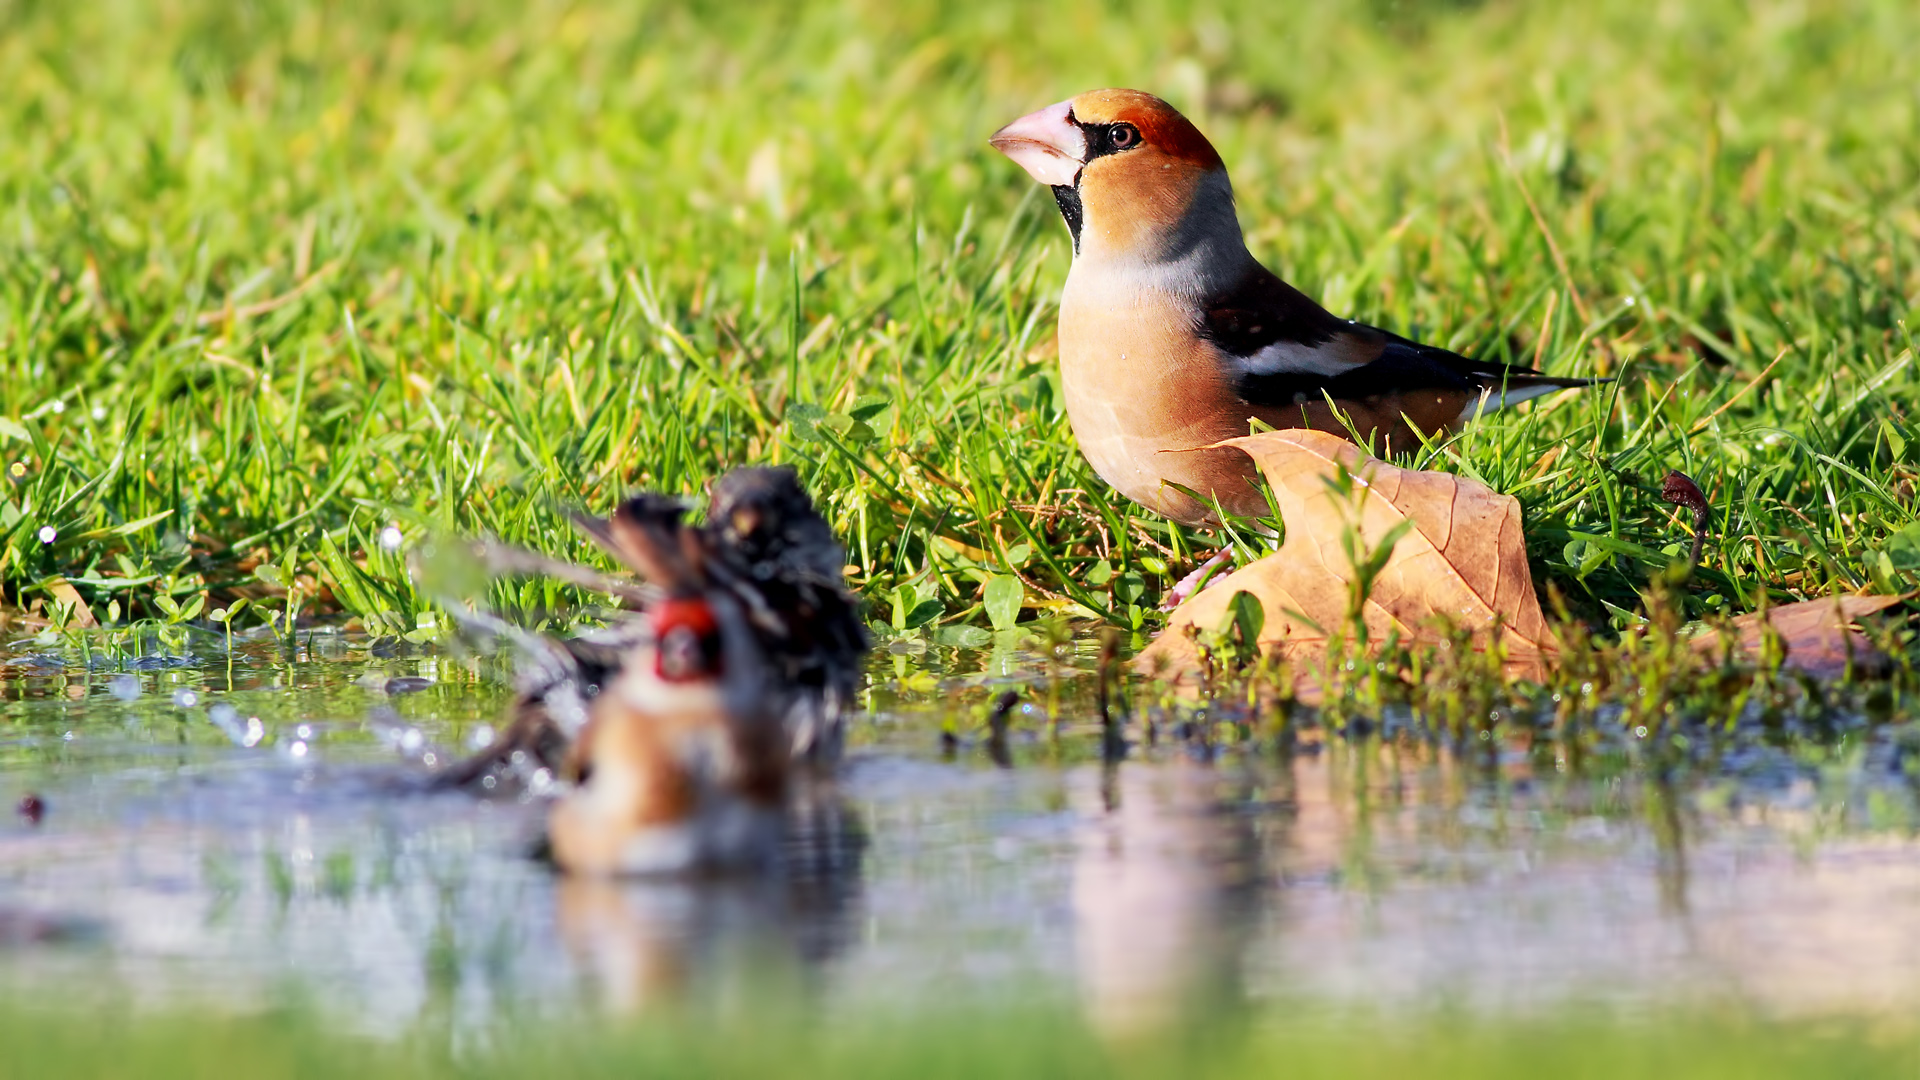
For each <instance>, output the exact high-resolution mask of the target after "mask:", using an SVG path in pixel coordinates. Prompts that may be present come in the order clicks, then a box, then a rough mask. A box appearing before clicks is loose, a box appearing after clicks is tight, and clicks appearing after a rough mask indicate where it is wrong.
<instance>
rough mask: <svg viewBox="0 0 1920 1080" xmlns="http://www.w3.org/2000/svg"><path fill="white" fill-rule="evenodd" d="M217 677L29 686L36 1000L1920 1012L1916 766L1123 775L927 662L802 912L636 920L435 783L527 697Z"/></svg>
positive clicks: (313, 667) (806, 824) (919, 662)
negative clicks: (996, 731)
mask: <svg viewBox="0 0 1920 1080" xmlns="http://www.w3.org/2000/svg"><path fill="white" fill-rule="evenodd" d="M204 651H205V655H199V654H196V653H194V652H192V651H191V650H182V654H183V655H180V656H177V657H174V658H172V659H169V658H166V657H154V656H149V657H145V658H130V657H125V656H102V655H94V656H92V657H88V656H84V655H77V654H75V653H72V652H71V651H63V650H59V649H54V648H51V647H49V646H47V645H45V644H43V643H39V642H36V641H34V640H31V639H25V640H19V641H14V642H12V643H11V644H9V645H8V646H7V647H6V649H5V651H4V652H0V661H3V662H4V665H5V666H4V669H0V797H3V798H4V799H5V803H6V805H7V806H13V805H14V804H15V803H16V802H17V801H18V800H19V799H21V798H22V797H24V796H26V795H28V794H29V793H31V794H34V795H37V796H38V797H39V798H40V799H41V800H42V801H43V802H44V804H45V807H46V812H45V815H44V817H43V818H42V820H41V821H40V822H39V823H37V824H35V823H33V822H31V821H29V820H28V819H27V818H26V817H25V816H21V815H18V814H13V815H10V816H8V817H7V818H6V819H5V820H4V821H0V984H5V985H9V986H10V987H11V988H13V989H16V990H20V991H24V992H28V993H32V994H34V995H37V996H44V995H48V994H57V995H71V996H74V997H76V998H78V999H84V998H85V997H86V996H87V995H100V994H111V995H116V996H122V997H130V998H132V999H134V1000H136V1001H140V1002H145V1003H152V1004H155V1005H159V1004H178V1003H182V1002H195V1003H208V1004H213V1005H217V1006H219V1007H222V1008H231V1009H236V1010H250V1009H257V1008H261V1007H263V1006H266V1005H270V1004H276V1003H282V1002H288V1001H303V1002H315V1003H318V1004H320V1005H322V1006H324V1008H325V1009H326V1010H327V1011H328V1012H330V1013H332V1014H335V1015H338V1016H340V1017H342V1018H343V1020H344V1021H345V1022H347V1023H350V1024H351V1025H353V1026H355V1027H357V1028H363V1029H370V1030H375V1031H398V1030H402V1029H405V1028H408V1027H411V1026H415V1025H418V1024H420V1023H422V1022H428V1023H447V1024H449V1025H451V1026H452V1027H453V1028H454V1029H455V1030H459V1031H466V1032H474V1033H480V1032H484V1031H485V1030H486V1025H487V1023H488V1021H489V1019H490V1018H492V1017H494V1016H496V1015H498V1014H499V1013H500V1011H501V1010H503V1009H514V1010H535V1011H538V1010H542V1009H568V1010H571V1009H576V1008H590V1009H603V1010H609V1011H616V1012H618V1011H630V1010H637V1009H647V1008H653V1007H660V1006H666V1005H673V1006H675V1007H685V1006H688V1005H692V1006H693V1007H697V1008H713V1009H727V1008H732V1007H737V1002H738V1001H739V1000H740V999H741V997H742V995H743V994H749V995H750V994H758V993H767V994H775V995H790V996H793V997H795V998H798V999H801V1000H804V1001H806V1002H808V1003H809V1007H814V1006H817V1007H820V1008H823V1009H826V1010H835V1009H854V1008H860V1007H863V1006H866V1005H871V1004H873V1003H876V1002H885V1003H890V1004H901V1003H906V1004H923V1005H926V1006H928V1007H939V1006H942V1005H944V1004H949V1003H951V1002H954V1001H957V1000H966V999H977V1000H993V999H994V998H995V997H996V996H997V995H1004V994H1005V993H1007V992H1009V991H1010V990H1012V989H1018V990H1019V992H1021V993H1026V994H1033V995H1038V996H1041V997H1053V998H1057V999H1060V1000H1068V1001H1074V1002H1078V1003H1080V1005H1081V1006H1082V1007H1084V1008H1085V1010H1086V1011H1087V1012H1088V1013H1089V1015H1090V1016H1091V1017H1092V1018H1094V1019H1095V1020H1096V1021H1098V1022H1099V1023H1101V1024H1104V1025H1109V1026H1114V1027H1132V1026H1139V1025H1150V1024H1153V1023H1156V1022H1160V1021H1163V1020H1166V1019H1170V1018H1173V1017H1177V1016H1178V1015H1180V1014H1181V1013H1183V1012H1187V1011H1195V1010H1211V1009H1218V1008H1220V1007H1221V1006H1222V1005H1227V1004H1231V1003H1234V1002H1240V1001H1248V1000H1253V1001H1282V1002H1287V1003H1295V1004H1298V1005H1300V1006H1301V1007H1315V1008H1327V1009H1336V1010H1337V1009H1341V1008H1345V1007H1349V1006H1352V1007H1364V1008H1370V1009H1372V1008H1379V1007H1381V1006H1385V1007H1388V1008H1398V1007H1402V1006H1405V1007H1409V1008H1411V1007H1425V1006H1434V1005H1445V1006H1449V1007H1467V1008H1474V1009H1481V1010H1489V1011H1527V1010H1535V1009H1542V1008H1550V1007H1556V1006H1559V1005H1564V1004H1565V1003H1568V1002H1590V1001H1602V1002H1614V1003H1620V1004H1623V1005H1625V1006H1627V1007H1640V1006H1653V1005H1657V1004H1661V1003H1664V1002H1671V1001H1682V1000H1685V1001H1735V1002H1739V1003H1743V1004H1747V1005H1754V1006H1758V1007H1760V1008H1762V1009H1764V1010H1769V1011H1774V1012H1781V1013H1802V1012H1812V1013H1831V1012H1848V1013H1857V1012H1870V1013H1883V1012H1884V1013H1893V1012H1897V1011H1904V1010H1910V1009H1911V1008H1913V1007H1914V1006H1915V1005H1916V1004H1920V848H1916V844H1915V841H1914V830H1913V824H1914V822H1915V820H1916V814H1915V797H1914V788H1913V786H1912V784H1911V782H1910V780H1909V779H1908V775H1907V770H1906V768H1905V765H1904V762H1905V760H1906V754H1905V753H1904V751H1903V749H1902V747H1903V745H1904V742H1903V740H1905V739H1906V738H1907V737H1908V735H1907V732H1906V729H1905V728H1901V727H1893V728H1883V729H1880V730H1878V731H1872V732H1866V731H1863V732H1860V733H1857V734H1855V735H1853V736H1851V737H1849V738H1847V739H1842V740H1840V741H1839V742H1838V743H1837V744H1835V745H1831V746H1797V747H1792V748H1787V749H1783V748H1779V747H1768V746H1766V745H1764V744H1759V745H1756V746H1753V747H1749V748H1746V749H1744V750H1742V751H1741V753H1740V754H1738V755H1734V756H1732V757H1729V758H1728V759H1726V760H1725V761H1724V762H1722V763H1721V764H1719V765H1717V766H1716V767H1714V768H1711V769H1692V770H1685V771H1669V772H1667V773H1665V774H1661V773H1656V772H1653V771H1651V770H1648V769H1646V768H1644V767H1636V766H1633V765H1631V764H1629V763H1628V762H1627V761H1625V760H1618V761H1612V762H1609V761H1605V760H1603V761H1598V762H1595V763H1593V764H1592V765H1591V766H1589V767H1586V768H1583V769H1580V770H1577V771H1571V772H1569V771H1565V769H1564V765H1557V764H1556V763H1555V762H1554V760H1553V759H1552V757H1551V755H1544V756H1543V755H1538V754H1532V753H1527V752H1523V751H1522V750H1521V749H1519V748H1508V749H1505V750H1490V749H1483V748H1475V751H1474V752H1473V753H1470V754H1467V755H1465V756H1462V757H1456V756H1454V755H1452V754H1450V753H1448V752H1446V751H1444V750H1440V749H1433V748H1428V747H1421V746H1415V745H1411V744H1401V745H1393V744H1383V743H1381V742H1379V741H1377V740H1368V741H1356V742H1345V741H1340V740H1333V741H1329V742H1326V743H1324V744H1319V743H1314V742H1312V741H1309V742H1308V743H1306V744H1304V745H1302V746H1300V747H1298V748H1296V749H1295V750H1294V751H1293V752H1291V753H1288V754H1281V753H1279V752H1276V750H1275V749H1274V748H1273V747H1272V746H1270V745H1268V746H1261V745H1258V744H1254V745H1251V746H1247V747H1240V748H1230V749H1226V750H1216V751H1213V752H1202V751H1200V750H1197V749H1195V748H1192V747H1189V746H1184V745H1177V744H1173V743H1172V742H1171V741H1170V740H1162V741H1161V742H1160V744H1159V745H1157V746H1155V747H1152V748H1148V747H1141V746H1136V747H1135V748H1134V750H1133V752H1132V754H1131V755H1130V756H1129V758H1128V760H1127V761H1125V762H1124V763H1122V764H1120V765H1118V766H1106V765H1103V764H1102V763H1100V761H1099V760H1097V748H1098V743H1097V740H1096V739H1095V738H1094V737H1093V736H1092V735H1091V734H1088V732H1089V731H1090V728H1091V720H1092V714H1091V705H1090V701H1089V697H1088V694H1087V688H1088V685H1089V680H1088V679H1087V678H1086V677H1085V669H1086V668H1087V667H1088V666H1089V661H1088V655H1089V653H1088V651H1087V650H1085V649H1082V650H1079V651H1077V652H1074V653H1072V654H1071V655H1068V656H1065V657H1063V658H1059V659H1045V658H1042V657H1040V656H1037V655H1035V654H1034V653H1031V652H1026V651H1021V650H1018V649H1012V650H1009V649H1004V648H1003V649H1000V650H998V651H992V650H989V651H982V652H970V651H960V650H952V649H944V648H940V647H937V646H935V647H932V648H929V649H926V650H901V651H897V652H894V653H883V654H882V656H881V657H880V658H879V659H878V660H877V661H876V663H875V666H874V672H873V686H874V688H873V690H872V691H871V692H870V694H869V705H870V709H869V711H868V712H866V713H864V714H863V715H862V716H861V718H860V720H859V722H858V723H859V731H858V737H857V739H856V743H857V749H856V752H855V753H854V754H853V756H852V759H851V760H850V761H849V762H848V764H847V766H846V768H845V770H844V772H843V775H842V777H841V780H840V782H839V783H838V785H837V786H836V788H835V789H834V790H831V791H822V792H819V793H816V794H815V795H814V796H812V797H810V798H809V799H808V800H807V801H806V802H805V804H804V805H803V806H802V807H801V809H800V812H798V813H797V814H796V816H795V826H794V830H793V831H794V835H793V837H792V840H791V842H790V845H789V848H790V850H789V853H788V860H787V867H786V869H785V871H784V872H783V873H782V874H780V875H777V876H774V877H771V878H767V879H756V880H749V881H719V882H700V883H655V884H635V885H604V884H594V883H583V882H577V881H567V880H563V879H561V878H558V877H556V876H555V875H554V874H552V873H551V872H550V871H549V870H548V869H547V867H545V866H544V865H543V864H541V863H539V862H538V861H536V860H534V859H532V858H530V857H529V855H528V852H529V850H530V849H531V847H532V844H533V841H534V839H535V838H536V837H537V834H538V831H539V826H540V821H541V818H542V809H541V805H540V803H539V801H538V800H537V799H529V798H525V797H515V796H514V795H513V794H511V793H507V792H500V793H499V797H497V798H491V799H482V798H474V797H470V796H467V795H463V794H427V793H424V792H423V791H421V790H420V788H419V785H418V784H417V782H416V781H417V778H418V776H419V775H420V774H421V772H422V771H423V769H424V768H425V766H424V765H423V764H422V761H423V759H425V758H428V757H444V756H446V755H448V754H451V753H459V752H463V750H464V749H465V748H467V747H470V746H473V745H476V744H477V743H478V741H479V740H481V739H483V738H484V733H485V732H486V731H487V730H488V725H489V724H490V723H491V722H492V721H493V720H494V719H495V718H496V717H497V715H498V712H499V710H500V708H501V706H502V705H503V704H504V702H505V700H506V694H505V691H504V690H503V689H502V688H501V687H500V685H499V680H500V677H501V675H502V672H501V671H500V670H499V668H498V662H497V661H493V660H486V659H478V658H465V659H456V658H453V657H449V656H444V655H423V654H420V653H418V652H415V651H411V650H407V649H404V648H403V649H401V650H399V651H398V653H396V652H395V650H391V649H386V648H384V647H382V648H380V649H377V650H375V649H369V648H368V647H367V645H366V643H365V642H361V641H356V640H353V639H349V638H346V637H344V636H340V635H329V634H320V635H316V636H315V637H314V638H313V639H311V641H308V642H303V643H302V647H301V648H300V649H299V650H298V651H297V652H296V653H295V654H293V655H290V656H289V655H284V654H281V653H280V652H278V651H277V650H276V649H274V648H272V647H271V646H268V645H265V644H256V645H251V646H248V647H246V648H243V649H241V650H239V651H237V652H236V653H235V654H234V655H233V656H232V657H228V656H226V655H224V650H223V649H215V648H208V649H206V650H204ZM393 679H402V680H406V681H403V682H399V683H395V682H392V681H391V680H393ZM1007 686H1024V687H1029V688H1034V687H1040V688H1043V689H1040V690H1038V691H1035V690H1032V689H1030V690H1029V696H1028V700H1029V702H1031V703H1032V704H1030V705H1029V706H1028V707H1027V708H1026V710H1025V712H1024V713H1023V714H1022V717H1021V722H1020V724H1019V725H1017V727H1016V731H1015V736H1014V745H1013V753H1012V758H1013V764H1012V767H1010V768H1002V767H998V766H996V765H995V764H994V763H993V762H992V761H991V760H990V759H989V755H988V754H987V753H986V751H985V749H984V748H983V746H982V745H981V741H980V740H979V739H978V738H976V731H977V730H978V722H979V718H980V716H981V715H982V714H983V710H984V708H985V704H986V702H987V701H988V700H989V699H990V698H991V697H992V696H993V695H994V694H995V693H997V692H998V691H1000V690H1002V689H1004V688H1006V687H1007ZM1048 686H1051V687H1052V690H1051V692H1049V691H1048V690H1046V689H1044V688H1045V687H1048ZM383 687H384V688H394V689H407V688H412V689H411V690H410V692H404V693H398V694H394V693H389V692H387V690H386V689H383ZM1049 710H1052V714H1053V715H1055V716H1057V718H1058V720H1059V724H1058V725H1053V724H1049V723H1048V722H1046V718H1047V715H1048V713H1049ZM943 732H948V733H951V734H952V735H954V736H956V737H955V738H943Z"/></svg>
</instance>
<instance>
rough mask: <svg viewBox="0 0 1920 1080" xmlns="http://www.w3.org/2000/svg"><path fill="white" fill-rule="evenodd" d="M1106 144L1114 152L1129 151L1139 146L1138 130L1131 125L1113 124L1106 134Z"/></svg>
mask: <svg viewBox="0 0 1920 1080" xmlns="http://www.w3.org/2000/svg"><path fill="white" fill-rule="evenodd" d="M1107 142H1108V144H1110V145H1111V146H1112V147H1113V148H1114V149H1115V150H1131V149H1133V148H1134V147H1135V146H1138V145H1139V144H1140V129H1139V128H1137V127H1134V126H1133V125H1132V124H1115V125H1113V127H1112V128H1111V129H1110V130H1109V131H1108V132H1107Z"/></svg>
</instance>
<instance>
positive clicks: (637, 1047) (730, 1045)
mask: <svg viewBox="0 0 1920 1080" xmlns="http://www.w3.org/2000/svg"><path fill="white" fill-rule="evenodd" d="M107 1012H108V1013H109V1014H112V1013H113V1012H114V1010H107ZM100 1019H101V1017H100V1016H97V1015H96V1016H94V1017H91V1018H88V1019H86V1020H82V1019H80V1018H78V1017H76V1016H74V1015H73V1014H71V1013H43V1012H40V1011H38V1010H22V1009H20V1008H18V1007H17V1006H16V1007H10V1008H8V1009H6V1010H5V1011H3V1012H0V1032H4V1033H5V1035H6V1040H7V1047H8V1051H7V1054H8V1057H7V1061H8V1065H9V1066H10V1067H12V1068H14V1069H17V1070H20V1073H19V1074H20V1075H35V1076H61V1077H73V1078H76V1080H81V1078H93V1077H101V1078H105V1077H122V1076H126V1077H132V1076H138V1077H143V1078H149V1077H150V1078H156V1080H157V1078H165V1077H176V1076H177V1077H198V1076H209V1075H233V1076H248V1077H265V1078H282V1077H286V1078H292V1077H314V1078H319V1077H333V1076H350V1077H355V1078H357V1080H380V1078H384V1077H390V1076H391V1077H399V1076H409V1077H414V1076H425V1077H442V1076H446V1077H454V1076H458V1077H476V1078H478V1077H493V1076H501V1077H507V1076H526V1075H529V1074H539V1075H563V1076H568V1077H579V1078H582V1080H586V1078H591V1077H601V1076H605V1077H616V1076H617V1077H629V1076H682V1075H687V1076H752V1077H789V1076H791V1077H814V1076H919V1077H949V1076H951V1077H975V1076H1048V1077H1058V1076H1086V1077H1132V1076H1141V1077H1145V1076H1189V1077H1215V1076H1276V1075H1287V1076H1339V1077H1372V1076H1379V1077H1405V1076H1423V1077H1456V1076H1457V1077H1509V1076H1511V1077H1531V1076H1543V1075H1551V1076H1564V1077H1569V1078H1585V1077H1626V1076H1652V1075H1681V1076H1687V1077H1740V1078H1743V1080H1744V1078H1748V1077H1776V1076H1778V1077H1787V1076H1854V1077H1871V1076H1888V1077H1896V1076H1898V1077H1907V1076H1911V1075H1912V1070H1913V1067H1914V1063H1915V1061H1916V1055H1920V1044H1916V1041H1915V1040H1914V1038H1913V1036H1912V1035H1911V1034H1910V1033H1908V1032H1906V1031H1904V1030H1903V1029H1898V1028H1893V1029H1882V1028H1880V1027H1876V1026H1873V1025H1867V1024H1862V1023H1856V1022H1844V1023H1842V1022H1815V1021H1808V1020H1796V1021H1779V1022H1772V1023H1769V1022H1765V1021H1761V1020H1759V1019H1756V1018H1747V1019H1741V1018H1737V1017H1732V1016H1718V1015H1712V1014H1704V1015H1685V1016H1680V1015H1663V1016H1660V1017H1656V1018H1649V1019H1641V1020H1633V1019H1626V1018H1622V1017H1620V1016H1618V1015H1609V1014H1607V1013H1605V1012H1600V1013H1596V1014H1593V1015H1586V1016H1577V1015H1574V1014H1571V1013H1562V1014H1556V1015H1552V1016H1547V1017H1538V1018H1532V1019H1506V1020H1499V1021H1490V1020H1484V1019H1482V1020H1471V1019H1466V1018H1460V1017H1447V1016H1444V1015H1438V1014H1436V1015H1431V1016H1419V1017H1401V1018H1398V1019H1395V1020H1387V1019H1372V1020H1360V1021H1351V1020H1331V1019H1327V1020H1323V1019H1317V1018H1313V1017H1308V1018H1304V1019H1303V1018H1300V1017H1292V1018H1281V1017H1279V1016H1277V1015H1276V1016H1272V1017H1269V1018H1267V1019H1264V1020H1263V1019H1253V1020H1252V1022H1244V1021H1243V1019H1238V1018H1236V1019H1229V1020H1225V1021H1218V1020H1216V1021H1214V1022H1210V1023H1206V1024H1200V1025H1196V1026H1194V1027H1193V1028H1192V1029H1190V1030H1183V1031H1176V1032H1171V1033H1163V1034H1161V1035H1157V1036H1138V1035H1136V1036H1132V1037H1123V1038H1121V1039H1120V1040H1119V1041H1103V1040H1101V1039H1099V1038H1097V1037H1096V1036H1094V1035H1093V1034H1092V1033H1090V1032H1089V1031H1088V1030H1087V1028H1086V1027H1085V1025H1084V1024H1082V1023H1081V1022H1079V1021H1078V1020H1076V1019H1075V1018H1074V1017H1073V1016H1072V1015H1071V1014H1066V1013H1061V1012H1060V1011H1058V1010H1051V1009H1041V1010H1037V1011H1029V1012H1027V1013H1024V1014H1015V1013H1012V1012H1009V1011H1005V1010H1001V1011H996V1012H989V1013H982V1012H977V1011H969V1010H966V1009H957V1010H954V1011H952V1012H950V1013H948V1014H947V1015H945V1016H942V1017H931V1016H919V1017H915V1018H913V1019H911V1020H909V1021H906V1022H898V1021H896V1022H894V1023H887V1022H885V1021H884V1019H883V1018H880V1017H864V1018H850V1019H848V1020H845V1021H843V1022H840V1023H837V1024H834V1025H828V1026H822V1025H820V1024H818V1023H808V1022H804V1021H800V1020H797V1019H795V1018H792V1017H790V1016H785V1015H774V1016H767V1015H761V1016H758V1017H755V1018H754V1019H752V1020H743V1019H740V1018H735V1019H733V1020H730V1021H721V1022H716V1021H713V1020H710V1019H709V1020H691V1019H689V1018H686V1017H680V1018H677V1019H675V1018H672V1017H659V1016H657V1017H654V1018H652V1019H650V1020H642V1021H628V1022H624V1023H621V1024H618V1025H614V1024H606V1023H601V1024H588V1023H582V1022H580V1021H578V1020H577V1019H576V1020H565V1021H558V1022H551V1021H550V1022H548V1023H546V1024H544V1025H538V1026H535V1025H530V1024H527V1023H524V1022H515V1021H507V1020H503V1021H500V1022H499V1023H498V1024H497V1025H495V1026H494V1027H492V1028H490V1029H488V1030H486V1031H484V1032H479V1033H467V1034H464V1035H460V1036H455V1035H453V1034H452V1033H450V1032H446V1031H435V1030H432V1029H431V1027H432V1026H431V1025H428V1026H426V1027H424V1028H422V1029H417V1030H414V1031H411V1032H409V1033H407V1034H404V1035H402V1036H400V1037H399V1038H398V1039H396V1040H394V1041H391V1042H381V1041H375V1040H371V1039H368V1040H356V1039H352V1038H342V1037H341V1036H340V1035H339V1034H338V1033H336V1032H331V1031H329V1030H328V1029H327V1027H326V1025H325V1024H324V1023H323V1022H320V1021H319V1020H317V1019H316V1017H315V1016H313V1015H311V1014H307V1013H304V1012H297V1011H296V1012H290V1013H278V1014H275V1013H269V1014H266V1015H263V1016H256V1017H245V1018H234V1017H218V1016H210V1015H201V1014H193V1013H180V1012H176V1013H150V1014H145V1015H137V1014H136V1015H131V1016H125V1015H113V1016H112V1022H111V1023H110V1024H108V1025H107V1026H106V1028H105V1032H106V1033H105V1034H104V1035H103V1029H102V1025H101V1024H100V1023H99V1021H100Z"/></svg>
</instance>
